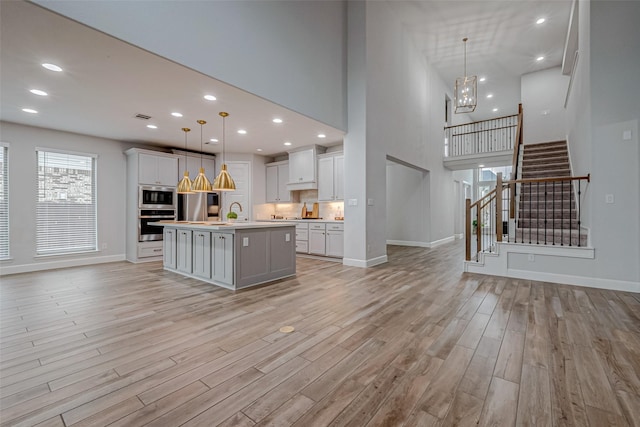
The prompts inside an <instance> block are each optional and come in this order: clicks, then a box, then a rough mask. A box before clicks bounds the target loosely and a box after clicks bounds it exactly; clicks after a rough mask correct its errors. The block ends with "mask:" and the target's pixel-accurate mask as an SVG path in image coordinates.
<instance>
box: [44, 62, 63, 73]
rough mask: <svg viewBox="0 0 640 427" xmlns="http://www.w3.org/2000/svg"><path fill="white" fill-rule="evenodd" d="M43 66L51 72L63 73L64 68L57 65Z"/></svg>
mask: <svg viewBox="0 0 640 427" xmlns="http://www.w3.org/2000/svg"><path fill="white" fill-rule="evenodd" d="M42 66H43V67H44V68H46V69H47V70H50V71H57V72H60V71H62V68H60V67H58V66H57V65H56V64H47V63H44V64H42Z"/></svg>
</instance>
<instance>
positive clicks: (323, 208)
mask: <svg viewBox="0 0 640 427" xmlns="http://www.w3.org/2000/svg"><path fill="white" fill-rule="evenodd" d="M300 193H305V191H301V192H300ZM314 196H315V197H314V198H313V199H306V198H305V196H304V195H302V194H301V195H300V202H299V203H265V204H262V205H253V214H254V216H255V219H256V220H261V219H271V215H277V216H281V217H283V218H292V217H299V216H300V214H301V213H302V206H303V204H304V203H305V202H306V203H307V209H308V210H309V211H311V209H312V208H313V203H315V202H317V201H318V198H317V192H314ZM318 205H319V206H318V207H319V210H320V213H319V215H320V217H321V218H322V219H334V218H335V217H337V216H344V202H318Z"/></svg>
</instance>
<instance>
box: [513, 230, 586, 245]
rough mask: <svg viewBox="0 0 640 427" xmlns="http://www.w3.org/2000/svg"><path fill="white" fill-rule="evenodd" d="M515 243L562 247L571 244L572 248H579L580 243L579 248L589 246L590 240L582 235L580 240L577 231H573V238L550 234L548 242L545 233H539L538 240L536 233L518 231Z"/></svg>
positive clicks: (548, 234)
mask: <svg viewBox="0 0 640 427" xmlns="http://www.w3.org/2000/svg"><path fill="white" fill-rule="evenodd" d="M515 242H516V243H527V244H540V245H544V244H546V245H553V244H555V245H560V246H564V245H566V246H569V244H570V245H571V246H578V242H579V243H580V245H579V246H587V242H588V238H587V235H586V234H584V233H582V234H580V238H579V239H578V232H577V231H573V232H572V236H571V237H569V236H568V235H564V236H558V235H556V236H553V235H552V234H550V233H547V236H546V240H545V235H544V232H542V233H538V236H537V239H536V233H535V231H533V232H531V233H529V231H528V230H524V231H522V230H517V231H516V238H515Z"/></svg>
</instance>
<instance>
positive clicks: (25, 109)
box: [22, 108, 38, 114]
mask: <svg viewBox="0 0 640 427" xmlns="http://www.w3.org/2000/svg"><path fill="white" fill-rule="evenodd" d="M22 111H24V112H25V113H30V114H38V111H37V110H34V109H33V108H23V109H22Z"/></svg>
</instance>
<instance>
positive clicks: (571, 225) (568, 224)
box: [516, 218, 580, 232]
mask: <svg viewBox="0 0 640 427" xmlns="http://www.w3.org/2000/svg"><path fill="white" fill-rule="evenodd" d="M516 226H517V227H518V228H542V229H545V228H547V230H550V231H551V232H553V231H555V230H577V229H578V228H579V227H580V225H579V224H578V220H577V219H573V220H568V219H555V220H552V219H547V220H546V221H545V220H544V219H537V218H531V219H529V218H523V219H519V220H518V222H517V224H516Z"/></svg>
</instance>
